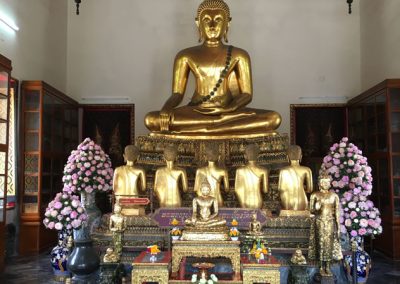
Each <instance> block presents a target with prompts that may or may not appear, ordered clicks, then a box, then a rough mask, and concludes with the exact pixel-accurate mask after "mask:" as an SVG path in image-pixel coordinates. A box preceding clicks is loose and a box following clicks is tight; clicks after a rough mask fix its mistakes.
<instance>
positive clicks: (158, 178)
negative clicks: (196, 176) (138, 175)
mask: <svg viewBox="0 0 400 284" xmlns="http://www.w3.org/2000/svg"><path fill="white" fill-rule="evenodd" d="M177 154H178V150H177V148H176V147H175V146H172V145H169V146H167V147H165V150H164V158H165V161H166V163H167V166H166V167H162V168H159V169H157V171H156V175H155V178H154V191H155V194H156V196H157V198H158V201H159V202H160V207H181V206H182V199H181V193H180V188H181V189H182V191H184V192H187V190H188V181H187V175H186V171H185V169H182V168H179V167H176V166H175V165H174V162H175V159H176V156H177Z"/></svg>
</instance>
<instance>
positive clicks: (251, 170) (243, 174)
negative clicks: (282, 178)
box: [235, 144, 268, 209]
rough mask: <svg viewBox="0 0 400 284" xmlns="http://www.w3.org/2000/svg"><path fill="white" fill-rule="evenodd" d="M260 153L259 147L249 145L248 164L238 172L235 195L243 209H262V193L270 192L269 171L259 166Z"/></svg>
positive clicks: (247, 150)
mask: <svg viewBox="0 0 400 284" xmlns="http://www.w3.org/2000/svg"><path fill="white" fill-rule="evenodd" d="M259 153H260V148H259V147H258V146H257V145H255V144H254V145H248V146H247V147H246V150H245V158H246V159H247V160H248V164H247V165H246V166H244V167H240V168H238V169H237V170H236V178H235V193H236V196H237V198H238V200H239V204H240V207H242V208H251V209H260V208H262V206H263V198H262V194H261V191H262V192H263V193H267V192H268V170H267V169H265V168H263V167H260V166H258V165H257V158H258V154H259Z"/></svg>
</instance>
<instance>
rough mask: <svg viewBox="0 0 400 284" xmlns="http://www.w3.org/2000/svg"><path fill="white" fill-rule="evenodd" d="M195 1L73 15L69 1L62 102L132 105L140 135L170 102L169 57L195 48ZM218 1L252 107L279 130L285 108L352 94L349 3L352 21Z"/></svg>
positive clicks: (100, 1) (272, 3)
mask: <svg viewBox="0 0 400 284" xmlns="http://www.w3.org/2000/svg"><path fill="white" fill-rule="evenodd" d="M199 2H200V1H188V0H168V1H166V0H151V1H139V0H119V1H109V0H85V1H83V2H82V5H81V15H79V16H76V15H74V13H73V12H74V5H73V1H69V11H68V48H67V51H68V64H67V90H68V94H69V95H71V96H72V97H74V98H75V99H77V100H79V101H81V102H85V103H95V102H98V103H113V102H114V103H129V102H131V103H135V104H136V133H138V134H144V133H147V130H146V129H145V127H144V124H143V117H144V115H145V114H146V113H147V112H148V111H151V110H159V109H160V108H161V106H162V105H163V103H164V101H165V100H166V99H167V97H168V96H169V94H170V90H171V79H172V73H171V72H172V64H173V59H174V56H175V54H176V53H177V52H178V51H179V50H180V49H182V48H184V47H188V46H191V45H196V44H197V31H196V29H195V25H194V17H195V11H196V9H197V5H198V3H199ZM227 3H228V4H229V5H230V7H231V13H232V17H233V21H232V24H231V31H230V34H229V38H230V43H231V44H233V45H234V46H238V47H242V48H244V49H246V50H247V51H248V52H249V53H250V56H251V58H252V63H253V82H254V100H253V102H252V103H251V106H252V107H258V108H264V109H274V110H277V111H279V112H280V113H281V114H282V116H283V123H282V126H281V127H280V129H279V131H280V132H289V125H290V122H289V104H291V103H326V102H342V101H345V100H346V99H345V98H344V97H350V96H353V95H355V94H358V93H359V92H360V84H361V83H360V35H359V32H360V16H359V7H358V1H357V2H356V3H355V5H354V12H353V14H352V15H348V14H347V5H346V3H345V1H320V0H302V1H299V0H246V1H232V0H231V1H227ZM189 96H191V93H187V97H189ZM90 97H92V98H93V97H95V98H94V99H90ZM102 97H103V98H107V99H102ZM300 97H314V98H311V99H301V98H300ZM82 98H85V100H83V99H82Z"/></svg>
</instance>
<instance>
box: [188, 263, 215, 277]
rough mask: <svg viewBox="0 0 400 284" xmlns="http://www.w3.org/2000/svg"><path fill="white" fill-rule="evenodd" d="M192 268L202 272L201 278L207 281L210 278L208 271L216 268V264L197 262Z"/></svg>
mask: <svg viewBox="0 0 400 284" xmlns="http://www.w3.org/2000/svg"><path fill="white" fill-rule="evenodd" d="M192 266H193V267H194V268H198V269H199V270H200V278H201V277H204V278H205V279H207V278H208V273H207V272H208V270H209V269H211V268H213V267H214V266H215V264H214V263H210V262H196V263H193V264H192Z"/></svg>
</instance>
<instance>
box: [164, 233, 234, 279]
mask: <svg viewBox="0 0 400 284" xmlns="http://www.w3.org/2000/svg"><path fill="white" fill-rule="evenodd" d="M239 245H240V242H239V241H173V242H172V268H171V271H172V273H175V274H176V273H177V272H178V270H179V264H180V263H181V261H182V259H183V258H184V257H188V256H191V257H207V258H216V257H225V258H227V259H230V261H231V263H232V269H233V271H234V272H235V273H240V247H239Z"/></svg>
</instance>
